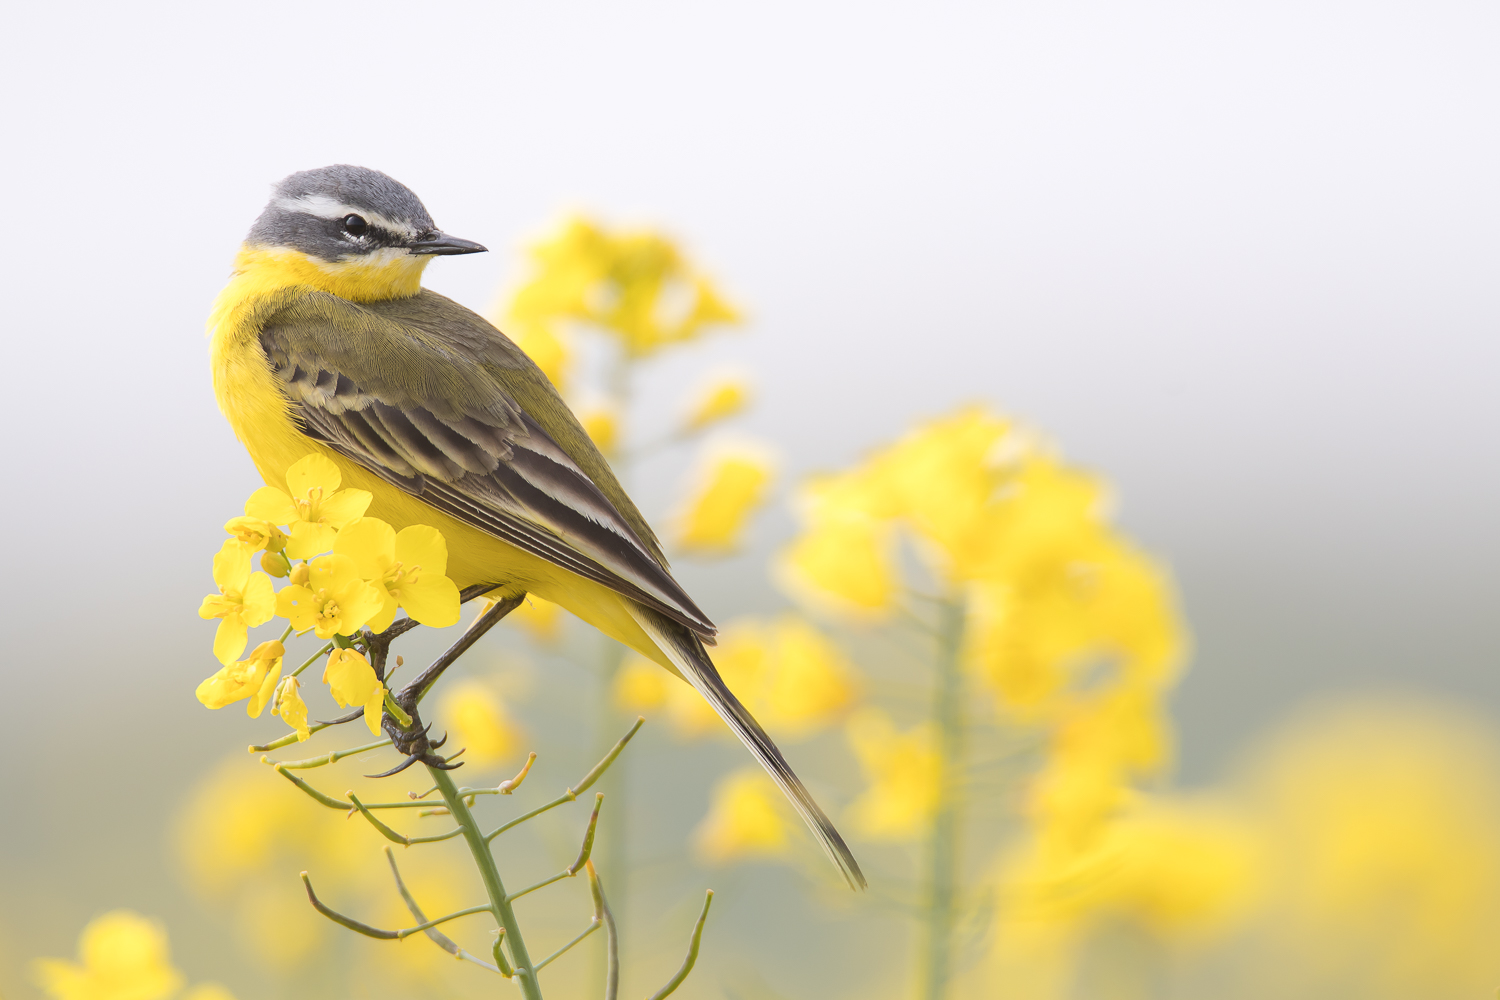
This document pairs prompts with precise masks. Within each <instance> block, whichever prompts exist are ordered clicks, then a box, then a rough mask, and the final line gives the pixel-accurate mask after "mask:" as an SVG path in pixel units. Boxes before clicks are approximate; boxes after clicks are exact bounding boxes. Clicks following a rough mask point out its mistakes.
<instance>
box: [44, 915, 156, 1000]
mask: <svg viewBox="0 0 1500 1000" xmlns="http://www.w3.org/2000/svg"><path fill="white" fill-rule="evenodd" d="M32 968H33V970H34V971H35V975H36V979H37V983H38V985H40V986H41V987H42V989H43V990H44V991H46V993H47V994H48V995H49V996H52V997H55V998H56V1000H165V998H167V997H170V996H172V995H173V994H174V993H176V992H177V991H178V990H179V989H180V988H181V987H182V973H180V972H178V971H177V969H176V968H174V967H173V966H172V961H171V958H170V956H169V955H168V952H167V932H166V931H165V930H164V929H163V928H162V926H161V924H159V923H157V922H156V921H154V920H147V919H146V918H144V917H142V916H140V915H138V914H135V913H132V912H130V911H129V910H114V911H112V912H109V913H106V914H104V915H103V916H101V917H95V918H94V919H93V920H91V921H89V923H88V926H86V927H84V929H83V933H82V935H80V936H79V939H78V961H77V962H70V961H67V960H65V959H57V958H42V959H38V960H36V962H35V963H33V966H32Z"/></svg>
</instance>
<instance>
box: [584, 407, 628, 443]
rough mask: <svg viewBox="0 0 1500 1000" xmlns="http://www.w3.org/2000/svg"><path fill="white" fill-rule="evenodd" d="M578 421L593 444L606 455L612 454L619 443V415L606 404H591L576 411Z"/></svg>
mask: <svg viewBox="0 0 1500 1000" xmlns="http://www.w3.org/2000/svg"><path fill="white" fill-rule="evenodd" d="M578 422H579V423H581V424H583V430H584V432H585V433H586V434H588V436H589V440H590V441H593V442H594V446H595V447H596V448H598V449H599V450H600V451H601V452H603V453H604V454H606V455H612V454H614V451H615V446H616V445H618V444H619V443H620V415H619V413H618V412H617V411H615V410H614V409H612V408H611V407H608V406H591V407H587V408H584V409H581V410H579V411H578Z"/></svg>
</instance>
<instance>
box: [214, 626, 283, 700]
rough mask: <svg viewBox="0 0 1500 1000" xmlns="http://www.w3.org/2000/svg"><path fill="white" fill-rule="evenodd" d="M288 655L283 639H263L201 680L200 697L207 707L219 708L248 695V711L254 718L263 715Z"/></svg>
mask: <svg viewBox="0 0 1500 1000" xmlns="http://www.w3.org/2000/svg"><path fill="white" fill-rule="evenodd" d="M285 655H286V649H285V647H283V646H282V645H281V643H280V642H277V641H275V640H272V641H270V642H263V643H261V644H260V645H259V646H256V647H255V649H254V650H252V651H251V653H250V655H249V656H248V657H246V658H245V659H243V660H240V661H238V662H235V663H228V664H225V665H224V666H223V667H220V668H219V671H218V673H216V674H214V675H213V676H212V677H210V678H208V679H207V680H205V681H204V682H203V683H202V684H199V685H198V690H197V692H196V694H197V696H198V700H199V701H200V702H202V703H203V705H204V706H205V707H207V708H214V709H218V708H223V707H224V706H225V705H232V704H234V703H235V702H237V701H240V700H241V699H244V698H248V699H250V703H249V704H248V705H246V706H245V711H246V712H247V714H249V716H250V718H252V719H258V718H260V713H261V712H262V711H263V710H264V709H265V707H266V703H267V702H268V701H269V700H270V697H271V693H272V692H273V691H275V690H276V682H277V680H279V679H280V677H281V658H282V657H283V656H285Z"/></svg>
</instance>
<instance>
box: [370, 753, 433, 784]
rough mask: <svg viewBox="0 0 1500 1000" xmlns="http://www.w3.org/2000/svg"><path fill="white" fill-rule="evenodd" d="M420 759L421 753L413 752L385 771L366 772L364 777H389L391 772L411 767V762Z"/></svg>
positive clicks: (398, 771) (398, 772) (399, 771)
mask: <svg viewBox="0 0 1500 1000" xmlns="http://www.w3.org/2000/svg"><path fill="white" fill-rule="evenodd" d="M421 759H422V755H421V754H419V753H414V754H412V755H411V756H410V757H407V758H406V759H405V760H403V761H402V762H401V763H399V764H397V765H396V766H395V767H393V768H391V769H390V770H389V771H386V772H384V773H382V774H367V775H365V777H366V778H389V777H390V776H391V775H393V774H400V773H401V772H402V771H404V770H406V769H407V768H408V767H411V766H412V765H413V764H415V763H416V762H417V761H419V760H421Z"/></svg>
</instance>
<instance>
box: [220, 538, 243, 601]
mask: <svg viewBox="0 0 1500 1000" xmlns="http://www.w3.org/2000/svg"><path fill="white" fill-rule="evenodd" d="M249 576H250V549H249V548H248V547H246V546H245V545H244V543H242V542H239V541H236V540H235V539H233V538H227V539H225V540H224V544H223V545H221V546H219V551H218V553H217V554H215V555H214V583H216V584H218V585H219V590H221V591H225V592H228V591H231V590H239V589H240V588H241V587H243V586H244V585H245V580H246V578H247V577H249Z"/></svg>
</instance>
